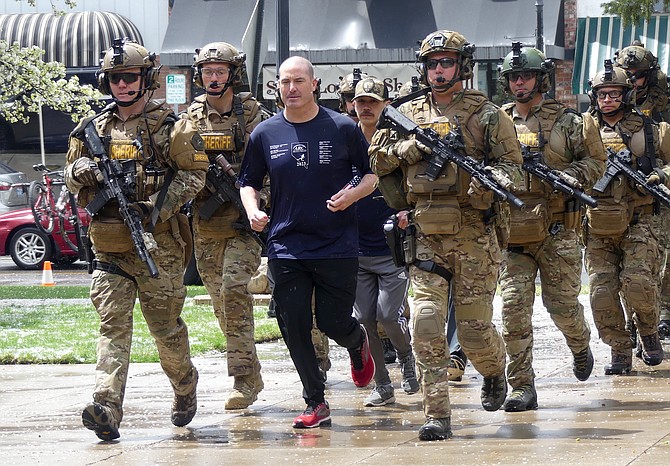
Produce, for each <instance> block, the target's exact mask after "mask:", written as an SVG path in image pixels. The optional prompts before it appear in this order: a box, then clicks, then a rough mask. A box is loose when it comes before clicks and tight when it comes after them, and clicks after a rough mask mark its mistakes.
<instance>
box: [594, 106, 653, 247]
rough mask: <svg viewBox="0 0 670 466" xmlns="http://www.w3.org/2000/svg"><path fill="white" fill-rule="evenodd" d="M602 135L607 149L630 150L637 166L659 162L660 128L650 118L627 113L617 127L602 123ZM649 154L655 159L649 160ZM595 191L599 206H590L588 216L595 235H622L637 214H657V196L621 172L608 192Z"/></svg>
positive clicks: (608, 187)
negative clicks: (645, 192)
mask: <svg viewBox="0 0 670 466" xmlns="http://www.w3.org/2000/svg"><path fill="white" fill-rule="evenodd" d="M600 136H601V138H602V141H603V144H604V145H605V148H606V149H611V150H613V151H615V152H618V151H620V150H622V149H626V148H627V149H628V150H630V151H631V156H632V166H633V167H634V168H636V169H641V170H643V171H645V170H644V169H642V168H641V167H639V166H638V165H639V163H640V162H642V164H643V165H646V164H652V165H654V166H655V165H656V160H655V153H656V147H658V131H657V130H656V127H655V126H654V125H653V123H652V122H651V120H650V119H648V118H646V117H642V116H640V115H637V114H628V115H626V116H625V117H624V119H623V120H622V121H620V122H619V123H617V125H616V127H615V128H611V127H609V126H607V125H601V128H600ZM650 153H651V158H652V160H653V162H649V154H650ZM650 171H651V169H649V171H646V172H645V173H647V174H648V173H650ZM592 194H593V196H594V197H596V198H597V200H598V207H596V208H591V207H588V208H587V211H586V217H587V221H588V226H589V231H590V233H591V234H593V235H596V236H617V235H620V234H623V233H624V232H625V231H626V229H627V228H628V226H629V225H630V224H631V222H632V221H633V220H634V218H635V217H636V216H637V215H639V214H641V213H645V214H650V215H651V214H653V213H654V209H653V204H654V198H653V197H652V196H651V195H645V194H643V193H641V192H640V191H638V190H637V189H636V188H635V186H634V184H633V183H631V182H630V181H629V180H628V179H627V178H626V176H625V175H624V174H622V173H620V174H619V175H617V176H616V177H614V179H612V181H611V182H610V183H609V185H608V186H607V188H606V189H605V192H603V193H602V194H601V193H598V192H593V193H592Z"/></svg>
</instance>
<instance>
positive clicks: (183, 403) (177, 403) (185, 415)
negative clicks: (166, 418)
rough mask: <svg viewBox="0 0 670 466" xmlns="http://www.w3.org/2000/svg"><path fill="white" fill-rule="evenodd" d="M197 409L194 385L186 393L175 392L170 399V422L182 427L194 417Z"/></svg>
mask: <svg viewBox="0 0 670 466" xmlns="http://www.w3.org/2000/svg"><path fill="white" fill-rule="evenodd" d="M197 410H198V398H197V397H196V387H195V386H194V387H193V390H191V392H190V393H189V394H187V395H177V394H176V393H175V395H174V398H173V400H172V424H174V425H175V426H177V427H184V426H185V425H188V423H189V422H191V421H192V420H193V418H194V417H195V413H196V411H197Z"/></svg>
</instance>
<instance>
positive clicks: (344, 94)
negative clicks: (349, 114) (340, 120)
mask: <svg viewBox="0 0 670 466" xmlns="http://www.w3.org/2000/svg"><path fill="white" fill-rule="evenodd" d="M367 77H368V75H367V73H363V72H361V69H360V68H354V72H353V73H349V74H348V75H346V76H340V83H339V84H338V86H337V96H338V97H339V100H340V105H339V108H340V112H346V111H347V104H346V100H347V98H348V99H349V100H351V99H353V97H354V93H355V92H356V84H358V82H359V81H360V80H361V79H364V78H367Z"/></svg>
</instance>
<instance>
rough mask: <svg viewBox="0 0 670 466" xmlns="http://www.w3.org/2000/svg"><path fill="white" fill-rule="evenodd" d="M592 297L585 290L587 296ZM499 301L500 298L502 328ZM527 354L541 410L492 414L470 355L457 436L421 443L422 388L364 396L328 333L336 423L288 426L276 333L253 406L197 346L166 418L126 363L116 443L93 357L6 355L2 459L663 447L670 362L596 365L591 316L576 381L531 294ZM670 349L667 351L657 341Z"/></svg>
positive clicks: (364, 459)
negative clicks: (374, 402)
mask: <svg viewBox="0 0 670 466" xmlns="http://www.w3.org/2000/svg"><path fill="white" fill-rule="evenodd" d="M581 300H582V302H583V303H584V305H585V307H586V308H587V315H588V317H589V319H591V315H590V314H591V313H590V310H589V309H588V297H587V296H586V295H582V296H581ZM499 312H500V302H499V298H497V300H496V321H497V325H498V326H499ZM535 312H536V329H535V353H534V354H535V363H534V367H535V370H536V373H537V380H536V385H537V390H538V398H539V405H540V408H539V409H538V410H537V411H529V412H525V413H505V412H504V411H497V412H493V413H490V412H486V411H484V410H483V409H482V407H481V405H480V401H479V391H480V388H481V383H482V378H481V376H480V375H479V374H477V373H476V372H475V371H474V369H473V368H472V367H471V366H468V368H467V370H466V373H465V376H464V378H463V382H460V383H454V384H453V385H451V386H450V396H451V402H452V408H453V415H452V424H453V432H454V438H453V439H451V440H448V441H441V442H420V441H419V440H418V437H417V432H418V429H419V427H420V426H421V425H422V424H423V421H424V417H423V413H422V411H421V398H420V395H419V394H415V395H406V394H405V393H404V392H403V391H402V390H401V389H400V388H399V382H400V370H399V368H398V366H397V364H394V365H391V366H389V367H390V368H391V376H392V378H393V380H394V382H395V385H396V398H397V401H396V403H395V404H394V405H390V406H386V407H381V408H365V407H363V399H364V398H365V397H366V396H367V394H368V392H369V390H368V389H357V388H356V387H355V386H354V385H353V383H352V382H351V379H350V377H349V362H348V357H347V353H346V351H345V350H342V349H341V348H339V347H337V346H336V345H335V344H334V343H331V344H332V346H331V358H332V360H333V368H332V369H331V370H330V371H329V373H328V383H327V391H326V398H327V399H328V401H329V403H330V406H331V409H332V418H333V425H332V427H329V428H320V429H308V430H296V429H292V428H291V421H292V420H293V418H294V417H295V416H296V415H297V414H299V412H300V411H302V410H303V409H304V402H303V400H302V398H301V388H300V381H299V379H298V377H297V374H296V373H295V370H294V368H293V365H292V363H291V361H290V358H289V356H288V352H287V351H286V349H285V347H284V345H283V342H275V343H266V344H261V345H258V351H259V355H260V357H261V362H262V364H263V370H262V374H263V379H264V381H265V389H264V390H263V391H262V392H261V394H260V395H259V400H258V401H257V402H256V403H255V404H253V405H252V406H251V408H250V409H247V410H242V411H238V412H231V411H225V410H224V409H223V404H224V400H225V398H226V396H227V393H228V391H229V390H230V388H231V387H232V379H231V378H229V377H227V375H226V363H225V356H224V355H220V354H217V355H212V356H208V357H202V358H196V359H195V361H194V362H195V364H196V366H197V367H198V370H199V371H200V385H199V391H198V414H197V415H196V417H195V419H194V420H193V422H191V424H190V425H189V426H187V427H186V428H178V427H174V426H172V424H171V423H170V405H171V401H172V392H171V389H170V388H169V384H168V382H167V379H166V377H165V376H164V374H163V373H162V371H161V369H160V367H159V365H158V364H133V365H131V370H130V377H129V379H128V387H127V393H126V401H125V406H124V408H125V414H124V419H123V423H122V424H121V428H120V433H121V438H120V439H119V441H118V442H109V443H105V442H99V441H98V439H97V438H96V437H95V434H94V433H93V432H91V431H88V430H86V429H85V428H84V427H82V425H81V410H82V408H83V407H84V405H85V404H86V403H87V402H88V401H89V400H90V399H91V392H92V389H93V384H94V367H93V366H92V365H64V366H54V365H41V366H2V367H0V412H2V417H1V419H0V458H2V461H3V463H4V464H7V465H38V464H39V465H41V464H45V465H52V464H59V465H68V466H69V465H85V464H102V465H117V464H131V465H149V464H152V465H155V464H169V465H186V464H188V465H220V464H234V463H237V464H241V465H244V466H247V465H256V464H272V465H275V466H276V465H278V464H296V463H304V464H312V465H316V464H337V465H346V464H375V465H384V466H390V465H396V464H415V465H424V464H426V465H428V464H431V465H432V464H458V465H465V464H478V465H479V464H517V465H518V464H590V465H599V464H607V465H627V464H640V465H643V464H666V461H668V458H670V379H669V375H670V361H664V362H663V363H662V364H661V365H660V366H657V367H655V368H650V367H647V366H645V365H644V364H642V363H641V361H639V360H637V359H635V361H634V371H633V372H632V373H631V375H629V376H615V377H612V376H608V377H606V376H604V375H603V366H604V365H605V364H606V363H607V362H609V349H608V347H606V346H605V345H604V344H603V343H601V342H600V341H599V340H598V339H597V335H595V327H594V326H593V322H592V321H591V329H592V331H593V333H594V334H593V335H592V349H593V352H594V355H595V358H596V366H595V368H594V371H593V374H592V376H591V378H590V379H589V380H588V381H586V382H578V381H577V380H576V379H575V378H574V376H573V374H572V369H571V364H572V358H571V356H570V355H569V351H568V349H567V346H566V345H565V342H564V341H563V338H562V336H560V333H559V332H558V330H556V329H555V328H554V327H553V324H552V323H551V321H550V319H549V318H548V317H547V313H546V311H545V310H544V308H542V307H541V306H540V305H539V304H537V303H536V311H535ZM665 347H666V355H670V353H669V352H668V351H667V350H668V349H669V346H668V343H667V342H666V343H665Z"/></svg>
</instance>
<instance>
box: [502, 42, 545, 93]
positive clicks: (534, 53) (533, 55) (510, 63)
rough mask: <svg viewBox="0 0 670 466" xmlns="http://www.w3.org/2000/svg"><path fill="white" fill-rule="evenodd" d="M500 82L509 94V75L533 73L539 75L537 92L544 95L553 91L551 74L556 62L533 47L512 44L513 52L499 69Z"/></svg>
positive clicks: (518, 43) (517, 43) (516, 43)
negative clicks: (522, 72)
mask: <svg viewBox="0 0 670 466" xmlns="http://www.w3.org/2000/svg"><path fill="white" fill-rule="evenodd" d="M498 71H499V73H500V76H499V81H500V83H501V84H502V86H503V88H504V89H505V91H507V92H511V91H510V87H509V75H510V73H513V72H521V71H532V72H534V73H537V79H536V87H537V89H536V90H537V91H538V92H540V93H542V94H544V93H545V92H548V91H549V90H550V89H551V73H553V71H554V62H553V61H551V60H548V59H547V57H546V56H545V55H544V53H542V52H541V51H540V50H538V49H536V48H533V47H523V45H521V42H512V51H511V52H510V53H508V54H507V56H505V58H504V59H503V61H502V64H501V65H500V67H499V68H498Z"/></svg>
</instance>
